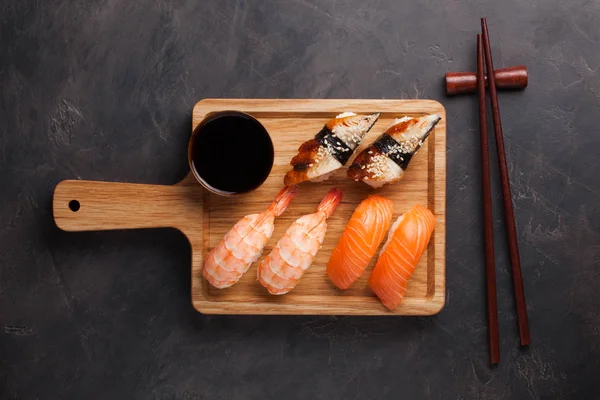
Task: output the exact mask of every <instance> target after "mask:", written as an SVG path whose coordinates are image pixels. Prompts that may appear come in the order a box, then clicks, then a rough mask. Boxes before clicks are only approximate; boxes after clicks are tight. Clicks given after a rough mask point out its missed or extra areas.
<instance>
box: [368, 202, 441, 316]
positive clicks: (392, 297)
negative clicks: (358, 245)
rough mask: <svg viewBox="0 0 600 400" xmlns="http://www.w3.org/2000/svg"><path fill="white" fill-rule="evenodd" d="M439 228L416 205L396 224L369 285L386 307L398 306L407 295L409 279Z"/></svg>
mask: <svg viewBox="0 0 600 400" xmlns="http://www.w3.org/2000/svg"><path fill="white" fill-rule="evenodd" d="M434 228H435V217H434V215H433V213H432V212H431V211H429V210H428V209H427V208H425V207H423V206H420V205H416V206H414V207H413V208H412V209H411V210H410V211H408V212H406V213H404V214H403V215H401V216H400V217H399V218H398V220H396V222H394V224H393V225H392V227H391V229H390V232H389V234H388V239H387V241H386V242H385V244H384V245H383V247H382V248H381V252H380V255H379V258H378V259H377V264H375V268H373V272H372V273H371V276H370V277H369V287H370V288H371V290H372V291H373V292H374V293H375V294H376V295H377V297H379V300H381V302H382V303H383V305H384V306H385V307H387V308H388V309H390V310H394V309H395V308H396V307H398V305H399V304H400V303H401V302H402V300H403V299H404V295H405V294H406V287H407V283H408V280H409V279H410V277H411V276H412V274H413V272H415V267H416V266H417V264H418V263H419V260H420V259H421V256H422V255H423V252H424V251H425V249H426V248H427V244H428V243H429V239H431V234H432V233H433V230H434Z"/></svg>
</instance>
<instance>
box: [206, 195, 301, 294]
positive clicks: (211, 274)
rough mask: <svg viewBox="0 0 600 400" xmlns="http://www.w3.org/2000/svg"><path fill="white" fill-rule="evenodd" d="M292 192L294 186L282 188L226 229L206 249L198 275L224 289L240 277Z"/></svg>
mask: <svg viewBox="0 0 600 400" xmlns="http://www.w3.org/2000/svg"><path fill="white" fill-rule="evenodd" d="M295 195H296V187H295V186H288V187H285V188H283V189H282V190H281V192H279V194H278V195H277V197H276V198H275V200H274V201H273V203H271V206H270V207H269V208H268V209H267V210H266V211H264V212H262V213H259V214H251V215H246V216H245V217H244V218H242V219H241V220H239V221H238V222H237V223H236V224H235V225H234V226H233V228H231V230H230V231H229V232H227V234H226V235H225V236H224V237H223V239H221V241H220V242H219V243H218V244H217V245H216V246H215V248H214V249H212V250H211V251H210V253H208V256H207V257H206V261H205V262H204V267H203V268H202V275H204V277H205V278H206V280H208V282H210V284H211V285H213V286H214V287H216V288H218V289H224V288H227V287H230V286H233V285H235V284H236V283H237V282H238V281H239V280H240V278H241V277H242V275H244V274H245V273H246V271H248V268H250V265H252V263H253V262H255V261H256V260H258V258H259V257H260V255H261V254H262V251H263V248H264V247H265V245H266V244H267V242H268V241H269V239H270V238H271V235H272V234H273V229H274V221H275V217H278V216H280V215H281V214H282V213H283V212H284V211H285V209H286V208H287V206H288V205H289V204H290V202H291V201H292V199H293V198H294V196H295Z"/></svg>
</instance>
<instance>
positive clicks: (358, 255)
mask: <svg viewBox="0 0 600 400" xmlns="http://www.w3.org/2000/svg"><path fill="white" fill-rule="evenodd" d="M393 207H394V203H393V202H392V201H391V200H389V199H386V198H385V197H381V196H376V195H371V196H369V197H367V198H366V199H365V200H363V201H362V202H361V203H360V204H359V205H358V207H356V210H354V213H353V214H352V217H351V218H350V221H349V222H348V225H346V229H345V230H344V233H342V236H341V237H340V241H339V242H338V244H337V246H336V247H335V249H334V250H333V252H332V253H331V257H330V258H329V262H328V263H327V275H328V276H329V279H331V281H332V282H333V284H334V285H335V286H337V287H338V288H340V289H348V288H349V287H350V286H352V284H353V283H354V282H356V280H357V279H358V278H360V276H361V275H362V274H363V272H364V271H365V268H367V265H368V264H369V261H371V258H373V256H374V255H375V252H376V251H377V248H378V247H379V245H380V244H381V242H382V241H383V239H385V234H386V232H387V231H388V229H389V227H390V224H391V223H392V214H393Z"/></svg>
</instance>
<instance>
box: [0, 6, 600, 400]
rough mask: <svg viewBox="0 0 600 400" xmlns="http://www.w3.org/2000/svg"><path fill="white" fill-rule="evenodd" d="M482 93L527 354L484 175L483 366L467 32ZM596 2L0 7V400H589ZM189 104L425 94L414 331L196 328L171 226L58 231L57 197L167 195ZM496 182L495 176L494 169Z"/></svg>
mask: <svg viewBox="0 0 600 400" xmlns="http://www.w3.org/2000/svg"><path fill="white" fill-rule="evenodd" d="M484 15H485V16H487V17H488V20H489V24H490V34H491V39H492V43H493V46H492V50H493V53H494V57H495V59H494V61H495V64H496V67H498V68H499V67H503V66H510V65H515V64H526V65H527V66H528V68H529V71H530V81H529V82H530V84H529V88H528V89H527V90H526V91H524V92H520V93H503V94H502V96H501V99H500V106H501V110H502V115H503V121H504V128H505V140H506V146H507V157H508V160H509V163H510V176H511V179H512V184H513V194H514V203H515V207H516V215H517V227H518V233H519V242H520V245H521V258H522V263H523V266H524V271H523V277H524V282H525V288H526V296H527V300H528V310H529V317H530V322H531V332H532V338H533V339H532V343H533V344H532V346H531V347H530V348H529V349H526V350H521V349H520V348H519V346H518V334H517V330H516V323H515V311H514V302H513V299H512V285H511V282H510V275H509V272H508V262H507V261H508V252H507V248H506V240H505V233H504V225H503V222H502V213H501V199H500V197H499V194H500V190H499V184H498V174H497V172H496V171H495V170H494V172H493V175H492V177H493V180H494V185H495V192H496V197H495V203H494V206H495V209H496V210H495V211H496V214H495V215H496V218H497V227H496V228H497V229H496V239H497V246H496V249H497V257H496V259H497V268H498V286H499V314H500V328H501V337H502V339H501V346H502V350H501V358H502V362H501V364H500V365H499V366H498V367H496V368H490V367H489V366H488V362H487V359H488V356H487V337H486V321H485V305H484V304H485V303H484V291H483V288H484V286H483V282H484V281H483V279H484V275H483V264H482V263H483V250H482V238H481V232H482V218H481V203H480V190H481V187H480V183H479V177H480V172H479V162H478V161H479V147H478V146H479V141H478V138H477V119H476V99H475V98H474V97H473V96H466V97H460V98H453V99H447V98H445V96H444V92H443V85H442V77H443V75H444V73H445V72H447V71H450V70H454V71H460V70H472V69H473V67H474V65H475V60H474V55H475V35H476V33H477V32H478V30H479V17H481V16H484ZM598 26H600V3H598V2H592V1H581V0H575V1H569V2H565V1H559V0H543V1H542V0H537V1H506V2H499V1H497V2H494V1H485V2H480V1H475V0H458V1H445V2H437V1H419V2H399V1H398V2H394V1H384V0H373V1H358V0H351V1H344V2H342V1H320V2H317V1H310V0H295V1H289V2H286V1H261V2H250V1H237V2H233V1H231V2H223V1H216V0H211V1H182V0H179V1H178V0H174V1H160V0H156V1H150V0H144V1H125V0H92V1H85V2H70V1H58V0H47V1H31V0H19V1H17V0H7V1H5V2H3V3H2V5H0V88H1V93H0V185H1V186H0V188H1V189H0V382H1V383H0V385H1V386H0V397H1V398H3V399H12V398H19V399H21V398H22V399H36V398H39V399H48V398H69V399H70V398H73V399H81V398H97V399H109V398H123V399H170V398H172V399H217V398H231V399H259V398H260V399H281V398H286V399H398V398H406V399H421V398H423V399H429V398H431V399H441V398H443V399H454V398H465V399H467V398H468V399H474V398H484V399H502V398H504V399H528V398H533V399H544V398H577V399H583V398H590V399H595V398H598V397H600V387H599V385H598V379H597V374H598V370H599V369H600V307H599V304H600V290H598V287H599V286H598V285H599V283H600V282H599V277H600V268H599V267H600V206H599V204H600V179H599V178H598V171H597V166H598V159H599V158H600V135H599V134H598V126H600V109H599V108H600V79H599V76H598V75H599V74H598V68H599V66H600V53H599V52H598V42H599V40H600V30H599V29H598ZM205 97H284V98H310V97H315V98H415V97H420V98H432V99H437V100H440V101H442V102H443V103H444V105H445V106H446V107H447V112H448V207H447V211H448V217H447V226H448V229H447V231H448V244H447V255H448V263H447V269H448V278H447V304H446V307H445V309H444V310H443V311H442V312H441V313H440V314H439V315H438V316H436V317H432V318H332V317H297V318H295V317H221V316H212V317H208V316H203V315H201V314H198V313H196V312H195V311H194V310H193V308H192V306H191V304H190V293H189V286H190V277H189V264H190V256H189V251H188V245H187V243H186V241H185V239H184V237H183V236H182V235H181V234H179V233H177V232H175V231H172V230H157V231H120V232H102V233H79V234H69V233H65V232H61V231H59V230H58V229H57V228H56V227H55V225H54V223H53V220H52V213H51V198H52V191H53V188H54V186H55V185H56V184H57V183H58V182H59V181H61V180H63V179H73V178H75V179H76V178H81V179H96V180H114V181H127V182H145V183H163V184H168V183H174V182H176V181H178V180H179V179H180V178H181V177H183V176H184V175H185V173H186V158H185V148H186V143H187V139H188V137H189V133H190V132H189V127H190V118H191V109H192V106H193V104H194V103H195V102H196V101H197V100H199V99H202V98H205ZM493 162H495V157H494V160H493Z"/></svg>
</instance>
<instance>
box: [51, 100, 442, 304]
mask: <svg viewBox="0 0 600 400" xmlns="http://www.w3.org/2000/svg"><path fill="white" fill-rule="evenodd" d="M219 115H225V116H227V117H230V118H229V119H226V118H223V119H222V120H223V121H229V122H223V121H222V122H221V123H229V124H230V125H223V126H220V127H219V128H218V129H217V128H216V127H215V126H216V123H212V122H211V121H216V120H217V116H219ZM244 116H248V118H245V117H244ZM445 117H446V115H445V110H444V107H443V106H442V105H441V104H440V103H438V102H436V101H432V100H344V99H335V100H316V99H302V100H294V99H290V100H283V99H205V100H202V101H200V102H198V103H197V104H196V105H195V107H194V110H193V126H192V130H193V135H192V138H191V140H190V150H189V154H188V156H189V162H190V170H191V172H190V174H189V175H188V176H187V177H186V178H185V179H184V180H183V181H182V182H180V183H178V184H175V185H172V186H165V185H145V184H129V183H116V182H97V181H72V180H69V181H63V182H61V183H59V184H58V185H57V187H56V189H55V193H54V202H53V211H54V218H55V221H56V223H57V225H58V226H59V227H60V228H61V229H63V230H67V231H89V230H108V229H134V228H160V227H172V228H176V229H178V230H180V231H181V232H182V233H183V234H184V235H185V236H186V237H187V239H188V240H189V242H190V246H191V262H192V268H191V270H192V271H191V272H192V279H191V282H192V288H191V291H192V303H193V305H194V307H195V308H196V309H197V310H198V311H200V312H202V313H206V314H313V315H317V314H327V315H432V314H436V313H437V312H439V311H440V310H441V309H442V307H443V306H444V302H445V280H446V277H445V242H446V227H445V212H446V211H445V201H446V186H445V185H446V119H445ZM236 118H237V119H236ZM231 121H233V122H231ZM236 121H239V123H238V122H236ZM211 123H212V125H211ZM211 126H212V128H211ZM211 129H213V130H215V131H216V130H219V129H220V131H221V132H230V133H232V135H233V133H236V132H245V134H244V135H240V134H237V133H236V134H237V137H242V136H243V138H241V139H236V136H235V135H233V136H231V137H229V136H227V134H222V135H216V136H215V135H214V134H209V132H210V130H211ZM199 132H202V133H199ZM211 140H212V141H211ZM240 140H241V141H242V142H240ZM219 141H220V142H219ZM243 141H245V142H243ZM219 149H220V150H219ZM231 157H233V158H234V159H235V160H237V163H235V165H233V164H232V163H224V162H223V160H226V159H231Z"/></svg>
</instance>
